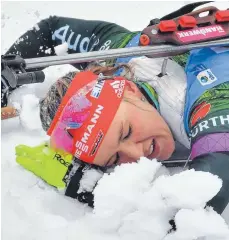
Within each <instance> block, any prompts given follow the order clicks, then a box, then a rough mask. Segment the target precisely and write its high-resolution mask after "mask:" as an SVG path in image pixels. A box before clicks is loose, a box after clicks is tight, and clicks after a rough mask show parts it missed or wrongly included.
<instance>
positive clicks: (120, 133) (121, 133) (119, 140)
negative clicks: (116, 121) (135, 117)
mask: <svg viewBox="0 0 229 240" xmlns="http://www.w3.org/2000/svg"><path fill="white" fill-rule="evenodd" d="M122 136H123V122H122V124H121V127H120V129H119V138H118V143H117V145H119V144H120V142H121V141H122ZM113 156H114V155H112V156H111V157H110V158H109V159H108V161H107V163H106V165H105V166H107V165H108V164H109V163H110V161H111V158H112V157H113Z"/></svg>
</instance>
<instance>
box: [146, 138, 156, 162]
mask: <svg viewBox="0 0 229 240" xmlns="http://www.w3.org/2000/svg"><path fill="white" fill-rule="evenodd" d="M155 146H156V142H155V139H153V140H152V143H151V145H150V149H149V154H148V157H149V158H150V157H152V155H154V151H155Z"/></svg>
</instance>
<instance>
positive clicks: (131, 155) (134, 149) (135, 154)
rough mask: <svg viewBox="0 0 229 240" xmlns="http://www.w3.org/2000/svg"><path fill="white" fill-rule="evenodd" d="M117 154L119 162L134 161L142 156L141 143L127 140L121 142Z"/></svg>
mask: <svg viewBox="0 0 229 240" xmlns="http://www.w3.org/2000/svg"><path fill="white" fill-rule="evenodd" d="M118 154H119V157H120V159H119V163H130V162H136V161H137V160H139V159H140V157H143V156H144V148H143V143H142V142H138V143H134V142H128V143H124V144H121V146H120V150H119V151H118Z"/></svg>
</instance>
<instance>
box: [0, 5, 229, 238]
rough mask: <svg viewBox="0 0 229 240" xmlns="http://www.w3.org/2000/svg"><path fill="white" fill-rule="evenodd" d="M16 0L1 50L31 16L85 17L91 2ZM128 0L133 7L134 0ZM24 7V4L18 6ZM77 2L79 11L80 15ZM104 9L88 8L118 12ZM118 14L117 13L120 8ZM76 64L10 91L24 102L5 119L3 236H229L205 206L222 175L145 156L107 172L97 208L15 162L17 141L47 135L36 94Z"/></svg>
mask: <svg viewBox="0 0 229 240" xmlns="http://www.w3.org/2000/svg"><path fill="white" fill-rule="evenodd" d="M13 4H15V5H13ZM17 4H18V3H17V2H15V3H12V2H11V3H6V2H5V3H4V4H3V8H2V20H3V24H2V30H4V31H5V32H4V33H5V34H4V35H3V36H4V41H3V40H2V52H4V50H6V49H7V48H8V47H9V46H10V44H12V43H13V41H14V40H16V38H17V37H19V35H20V34H22V33H23V32H24V31H25V30H26V29H28V28H29V27H31V24H35V23H36V21H39V20H40V19H41V18H43V17H47V16H48V15H49V14H50V13H51V14H52V15H53V14H59V15H64V16H72V17H78V18H80V13H81V14H82V12H83V11H82V9H83V8H84V7H85V6H86V5H85V6H84V4H83V3H82V2H81V3H80V4H79V3H77V2H71V7H70V8H68V11H66V9H67V7H66V5H65V3H58V2H57V3H56V7H55V8H53V4H52V3H47V2H34V3H28V2H24V3H23V4H22V2H21V3H20V5H17ZM61 4H62V5H61ZM85 4H86V3H85ZM87 4H88V3H87ZM98 4H99V3H98ZM100 4H101V5H103V7H105V9H106V7H107V10H108V9H109V8H110V7H111V4H110V3H105V2H104V3H100ZM106 4H107V5H106ZM113 4H114V3H113ZM124 4H126V6H129V7H131V6H130V5H129V4H128V3H124ZM136 4H140V3H135V4H133V5H132V9H133V11H136ZM150 4H153V3H150ZM157 4H159V3H157ZM160 4H161V5H160V9H161V11H162V12H161V15H163V14H166V13H168V12H169V11H172V10H175V9H176V8H177V7H180V6H181V5H182V4H181V2H180V3H178V2H176V3H175V2H174V3H173V4H172V5H169V3H168V4H167V3H160ZM162 5H163V6H162ZM101 7H102V6H100V7H99V9H100V8H101ZM80 8H81V11H80ZM141 8H142V9H145V10H144V11H145V13H146V12H147V10H148V9H149V8H150V7H149V6H148V4H146V3H145V5H144V4H142V3H141ZM14 9H17V12H14ZM19 9H21V10H22V11H18V10H19ZM76 9H77V13H79V15H77V16H76V15H75V14H76ZM85 9H86V7H85ZM151 9H152V10H153V11H154V13H152V14H151V17H152V16H153V14H155V17H156V16H158V15H157V14H156V12H157V11H156V8H155V7H154V8H153V6H151ZM98 12H99V16H98V17H97V15H96V14H97V11H94V10H93V12H92V13H90V14H89V13H87V14H88V18H89V19H91V17H92V15H93V14H94V15H93V16H94V18H95V19H96V18H97V19H103V20H107V21H112V16H111V15H109V16H107V15H106V14H105V13H106V12H108V11H105V10H104V15H101V11H100V10H98ZM129 12H130V13H131V11H129ZM83 15H85V11H84V12H83ZM121 16H124V15H122V14H121ZM82 18H86V17H85V16H82ZM113 18H114V19H117V15H115V16H113ZM28 19H29V20H31V22H30V21H28ZM149 19H150V17H149V16H147V14H142V17H141V21H142V22H141V24H142V28H143V27H144V26H145V25H146V24H148V21H149ZM133 20H136V19H133ZM143 21H145V22H144V24H143ZM124 23H125V21H124V20H123V23H121V22H120V23H119V24H122V25H123V26H125V27H127V28H131V30H134V26H133V21H132V20H131V14H130V18H129V20H128V21H127V23H126V25H125V24H124ZM138 24H139V23H138ZM15 25H19V26H20V28H18V27H17V28H16V29H17V31H10V30H9V29H8V28H9V27H12V26H15ZM138 26H139V25H138ZM14 38H15V39H14ZM60 49H61V52H62V54H63V53H66V51H65V50H66V49H65V47H64V46H62V45H61V46H60ZM64 49H65V50H64ZM71 70H75V69H74V68H73V67H72V66H69V65H62V66H55V67H49V68H47V69H45V75H46V78H45V82H44V83H39V84H33V85H27V86H23V87H21V88H20V89H17V90H16V91H14V93H13V94H12V96H11V98H10V105H16V106H17V107H18V108H20V109H21V115H20V117H17V118H14V119H9V120H5V121H2V145H1V147H2V153H1V158H2V159H1V166H2V206H3V207H2V220H3V221H2V231H3V232H2V237H3V239H7V240H11V239H12V240H15V239H24V240H31V239H33V240H36V239H37V240H38V239H39V240H41V239H42V240H45V239H55V240H59V239H60V240H65V239H66V240H67V239H68V240H69V239H70V240H73V239H87V240H90V239H93V240H97V239H98V240H103V239H104V240H105V239H111V240H113V239H115V240H116V239H122V240H130V239H131V240H135V239H136V240H137V239H141V240H145V239H146V240H148V239H150V240H151V239H154V240H159V239H160V240H162V239H163V240H180V239H182V240H183V239H184V240H192V239H205V240H226V239H229V229H228V225H227V224H226V223H225V221H224V219H223V218H222V217H221V216H220V215H218V214H217V213H216V212H214V211H213V210H212V209H211V208H209V207H208V208H206V209H204V206H205V203H206V202H207V201H208V200H209V199H211V198H212V197H213V196H214V195H215V194H216V193H217V192H218V191H219V189H220V187H221V184H222V182H221V180H220V179H219V178H218V177H217V176H213V175H212V174H209V173H203V172H195V171H194V170H190V171H183V172H180V173H177V174H172V175H171V176H170V172H171V171H170V172H169V171H168V170H167V169H165V167H163V166H162V165H161V164H160V163H158V162H157V161H156V160H152V161H150V160H148V159H146V158H141V160H140V161H139V162H138V163H132V164H124V165H122V166H118V167H116V168H115V169H114V171H113V172H112V173H111V174H109V175H108V174H105V175H104V176H103V177H102V178H101V179H100V180H99V183H98V186H97V187H96V189H95V191H94V193H95V208H94V209H91V208H89V207H87V206H86V205H83V204H81V203H79V202H77V201H76V200H74V199H71V198H68V197H65V196H64V195H63V193H62V192H61V191H58V190H56V189H54V188H52V187H50V186H48V185H47V184H46V183H44V182H43V181H42V180H41V179H39V178H37V177H36V176H35V175H34V174H32V173H30V172H28V171H27V170H25V169H23V168H22V167H21V166H19V165H18V164H17V163H16V161H15V146H16V145H18V144H27V145H30V146H35V145H37V144H40V143H41V142H42V141H45V140H47V139H48V137H47V136H46V134H45V132H44V131H43V130H42V129H41V123H40V121H39V118H38V116H39V108H38V102H39V99H41V98H43V97H44V96H45V94H46V93H47V89H48V88H49V87H50V85H51V84H52V83H53V82H54V81H55V80H56V79H57V78H58V77H60V76H62V75H64V74H66V73H67V72H68V71H71ZM173 172H174V171H173ZM91 174H92V175H91V177H90V176H89V175H90V173H88V175H87V176H85V178H84V179H82V182H83V183H84V184H83V185H84V187H83V188H82V189H81V191H82V190H83V189H90V188H91V187H92V186H91V183H92V182H94V181H95V180H96V179H99V178H100V177H101V176H100V174H97V173H95V172H92V173H91ZM223 216H224V218H225V219H227V221H228V222H229V213H228V211H225V213H224V215H223ZM171 219H174V221H175V222H176V227H177V231H175V232H174V231H171V232H170V233H168V232H169V231H170V229H171V225H170V224H169V220H171Z"/></svg>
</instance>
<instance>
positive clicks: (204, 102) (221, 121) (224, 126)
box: [190, 82, 229, 214]
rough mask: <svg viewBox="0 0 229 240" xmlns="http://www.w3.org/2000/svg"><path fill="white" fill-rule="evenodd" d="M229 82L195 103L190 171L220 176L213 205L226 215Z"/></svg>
mask: <svg viewBox="0 0 229 240" xmlns="http://www.w3.org/2000/svg"><path fill="white" fill-rule="evenodd" d="M228 102H229V82H226V83H223V84H220V85H218V86H216V87H214V88H212V89H210V90H208V91H206V92H205V93H204V94H203V95H202V96H201V97H200V98H199V99H198V100H197V102H196V103H195V106H194V108H193V111H192V113H191V117H190V127H191V143H192V151H191V158H192V159H193V161H192V163H191V165H190V168H194V169H195V170H198V171H205V172H210V173H212V174H214V175H217V176H219V178H221V179H222V181H223V186H222V188H221V190H220V191H219V193H218V194H217V195H216V196H215V197H214V198H213V199H212V200H211V201H209V203H208V204H209V205H210V206H212V207H213V208H214V210H215V211H217V212H218V213H220V214H221V213H222V212H223V210H224V209H225V207H226V206H227V204H228V203H229V105H228Z"/></svg>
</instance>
